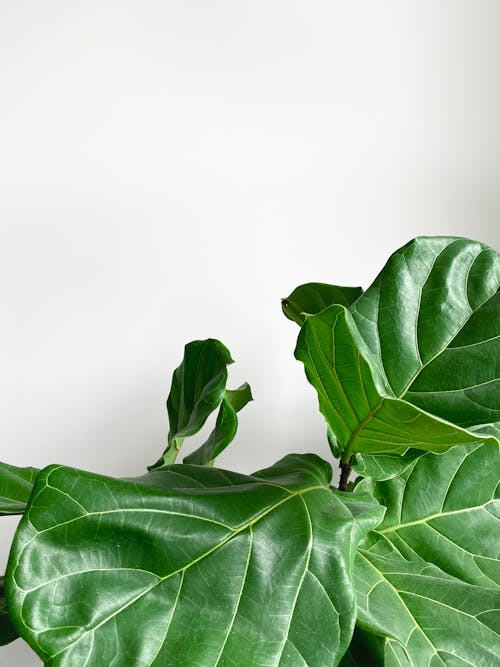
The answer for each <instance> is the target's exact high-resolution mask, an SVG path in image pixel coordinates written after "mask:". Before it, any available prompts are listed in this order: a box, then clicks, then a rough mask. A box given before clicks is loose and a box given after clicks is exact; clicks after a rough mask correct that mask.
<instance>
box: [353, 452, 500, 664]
mask: <svg viewBox="0 0 500 667" xmlns="http://www.w3.org/2000/svg"><path fill="white" fill-rule="evenodd" d="M499 478H500V455H499V454H498V452H497V451H496V450H495V448H493V447H487V446H473V447H457V448H455V449H452V450H450V451H449V452H447V453H446V454H442V455H436V454H429V453H428V454H425V455H424V456H422V457H421V458H420V459H418V460H417V461H415V462H414V464H413V466H412V467H410V468H408V469H407V470H405V471H404V472H403V473H402V475H401V476H400V477H395V478H393V479H390V480H387V481H384V482H372V481H371V480H368V479H365V480H363V481H362V482H361V483H360V484H359V485H358V486H357V488H356V492H358V491H359V492H362V493H363V494H366V493H372V494H373V496H374V497H375V498H376V499H378V500H379V502H381V503H382V504H384V505H385V506H386V507H387V512H386V515H385V517H384V520H383V521H382V523H381V524H380V525H379V526H378V527H377V529H376V530H374V531H372V532H371V533H370V534H369V535H368V536H367V538H366V539H365V540H364V542H363V544H362V545H361V548H360V550H359V554H358V556H357V558H356V565H355V582H356V588H357V593H358V620H357V623H358V624H359V625H360V626H361V627H363V628H364V629H365V630H368V631H370V632H372V633H375V634H377V635H382V636H384V637H385V638H386V640H387V642H388V643H387V645H386V647H385V650H386V652H387V653H388V654H389V650H390V653H391V654H393V664H395V665H398V664H400V665H408V666H419V665H427V664H429V665H436V666H437V665H450V666H453V667H454V666H455V665H462V664H470V665H474V666H475V667H481V666H482V665H484V666H485V667H489V666H490V665H496V664H499V663H500V635H499V634H498V633H499V630H500V628H499V623H498V620H499V612H498V610H499V609H500V587H499V583H500V561H499V551H498V539H496V536H497V535H498V529H499V524H500V501H499V491H498V487H499V482H498V480H499ZM354 495H356V494H354ZM389 644H390V645H389ZM394 655H396V656H399V657H398V661H396V658H394Z"/></svg>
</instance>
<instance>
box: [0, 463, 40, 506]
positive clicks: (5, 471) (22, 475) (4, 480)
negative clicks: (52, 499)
mask: <svg viewBox="0 0 500 667" xmlns="http://www.w3.org/2000/svg"><path fill="white" fill-rule="evenodd" d="M38 472H39V471H38V470H37V469H36V468H18V467H17V466H11V465H9V464H8V463H0V516H1V515H6V514H22V513H23V512H24V510H25V508H26V503H27V502H28V498H29V497H30V495H31V491H32V489H33V482H34V480H35V477H36V476H37V475H38Z"/></svg>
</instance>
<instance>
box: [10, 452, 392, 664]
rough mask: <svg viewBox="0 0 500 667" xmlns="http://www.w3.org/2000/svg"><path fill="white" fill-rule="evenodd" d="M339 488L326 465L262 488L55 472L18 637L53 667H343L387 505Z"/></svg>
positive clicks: (242, 480)
mask: <svg viewBox="0 0 500 667" xmlns="http://www.w3.org/2000/svg"><path fill="white" fill-rule="evenodd" d="M330 477H331V468H330V466H329V465H328V464H326V463H325V462H324V461H322V460H321V459H319V458H317V457H315V456H313V455H304V456H299V455H290V456H287V457H285V459H283V460H281V461H279V462H278V463H277V464H276V465H275V466H273V467H272V468H269V469H266V470H262V471H260V472H258V473H255V475H253V476H246V475H241V474H237V473H232V472H227V471H221V470H218V469H215V468H210V467H203V466H189V465H174V466H170V467H168V468H166V469H162V470H158V471H155V472H152V473H150V474H148V475H145V476H144V477H142V478H139V479H137V480H114V479H110V478H105V477H101V476H97V475H92V474H90V473H84V472H80V471H76V470H72V469H69V468H64V467H50V468H48V469H46V470H45V471H43V472H42V473H41V474H40V475H39V477H38V478H37V483H36V487H35V492H34V494H33V496H32V500H31V503H30V505H29V507H28V510H27V512H26V513H25V515H24V517H23V519H22V520H21V524H20V527H19V529H18V532H17V534H16V537H15V541H14V545H13V549H12V552H11V557H10V560H9V566H8V571H7V585H8V591H7V593H8V597H9V602H11V605H10V606H11V608H12V609H15V610H16V611H17V613H16V616H15V619H14V620H15V623H16V627H17V629H18V630H19V632H20V634H21V635H22V636H23V637H24V638H25V639H26V640H27V641H28V642H29V643H30V644H31V646H32V647H33V648H34V649H35V650H36V651H37V653H38V654H39V655H40V656H41V657H42V659H44V660H45V661H47V663H48V664H50V665H52V666H53V667H62V666H64V667H74V666H75V665H86V667H103V665H111V664H112V665H113V666H114V667H122V666H123V667H130V665H141V666H142V667H149V666H155V667H160V666H162V665H169V666H171V667H175V666H178V667H195V666H200V665H203V667H212V666H215V665H224V664H227V665H241V666H243V665H252V667H261V666H262V667H264V666H268V665H275V666H276V667H279V666H281V667H325V666H326V665H332V666H334V665H336V664H338V662H339V660H340V658H341V656H342V655H343V654H344V652H345V651H346V649H347V647H348V644H349V641H350V639H351V634H352V631H353V624H354V619H355V600H354V592H353V590H352V587H351V583H350V582H351V567H352V561H353V558H354V554H355V550H356V547H357V544H358V543H359V541H360V539H361V538H362V537H363V535H365V534H366V533H367V531H368V530H370V529H371V528H373V527H375V526H376V525H377V524H378V523H379V521H380V519H381V512H382V508H381V507H380V506H379V505H377V504H376V503H374V502H373V501H372V500H371V499H370V498H369V497H365V496H363V495H361V494H360V495H358V494H348V493H340V492H337V491H334V490H332V489H331V488H330V486H329V483H330ZM49 508H50V509H49Z"/></svg>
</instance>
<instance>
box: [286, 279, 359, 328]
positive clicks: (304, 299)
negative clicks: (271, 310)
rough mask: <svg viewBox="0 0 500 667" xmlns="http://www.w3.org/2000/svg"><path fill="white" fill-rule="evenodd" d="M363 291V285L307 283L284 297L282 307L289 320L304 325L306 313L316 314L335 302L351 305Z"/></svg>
mask: <svg viewBox="0 0 500 667" xmlns="http://www.w3.org/2000/svg"><path fill="white" fill-rule="evenodd" d="M362 293H363V290H362V289H361V287H342V286H339V285H327V284H326V283H306V284H305V285H299V287H296V288H295V289H294V290H293V292H292V293H291V294H290V296H289V297H287V298H286V299H282V301H281V307H282V310H283V313H284V314H285V316H286V317H288V319H289V320H292V321H293V322H296V323H297V324H298V325H299V326H302V325H303V324H304V322H305V319H306V318H305V314H307V315H316V314H317V313H320V312H321V311H322V310H324V309H325V308H328V306H331V305H333V304H334V303H337V304H341V305H342V306H350V305H351V303H354V301H356V299H357V298H358V297H359V296H361V294H362ZM304 313H305V314H304Z"/></svg>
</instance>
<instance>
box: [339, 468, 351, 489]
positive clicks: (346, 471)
mask: <svg viewBox="0 0 500 667" xmlns="http://www.w3.org/2000/svg"><path fill="white" fill-rule="evenodd" d="M339 468H340V480H339V491H346V490H347V482H348V481H349V475H350V474H351V462H350V461H348V462H347V463H344V462H343V461H340V463H339Z"/></svg>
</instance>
